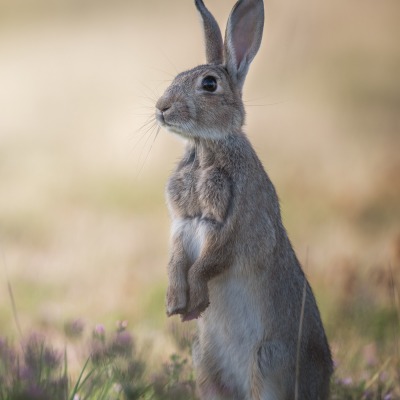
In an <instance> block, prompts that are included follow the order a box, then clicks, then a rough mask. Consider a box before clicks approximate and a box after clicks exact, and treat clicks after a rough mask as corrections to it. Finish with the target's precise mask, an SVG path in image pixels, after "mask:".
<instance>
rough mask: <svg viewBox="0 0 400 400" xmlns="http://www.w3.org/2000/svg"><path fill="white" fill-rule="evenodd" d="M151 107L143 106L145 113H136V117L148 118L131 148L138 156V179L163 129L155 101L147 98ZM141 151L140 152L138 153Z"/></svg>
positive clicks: (136, 131) (137, 133)
mask: <svg viewBox="0 0 400 400" xmlns="http://www.w3.org/2000/svg"><path fill="white" fill-rule="evenodd" d="M145 99H146V100H148V101H149V102H151V103H152V104H151V105H143V106H141V107H140V108H141V109H143V110H144V111H143V113H142V114H139V113H135V116H136V117H138V119H139V118H142V117H146V116H147V118H145V120H144V122H143V123H142V125H141V126H140V127H139V128H138V129H136V130H135V131H134V133H133V135H132V140H133V144H132V146H131V149H130V150H131V152H132V153H136V154H138V156H137V159H136V160H135V161H136V168H135V169H136V170H137V173H136V178H138V177H139V175H140V174H141V172H142V170H143V168H144V166H145V164H146V162H147V159H148V157H149V155H150V152H151V150H152V149H153V146H154V143H155V141H156V139H157V136H158V133H159V132H160V129H161V127H160V126H159V125H158V123H157V120H156V117H155V107H154V104H155V99H152V98H148V97H146V98H145ZM138 149H140V151H137V150H138Z"/></svg>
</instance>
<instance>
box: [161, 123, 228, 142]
mask: <svg viewBox="0 0 400 400" xmlns="http://www.w3.org/2000/svg"><path fill="white" fill-rule="evenodd" d="M162 127H163V128H165V129H167V130H168V131H169V132H171V133H174V134H175V135H177V136H179V137H180V138H183V139H187V140H198V141H202V140H214V141H216V140H221V139H223V138H224V137H226V136H227V133H226V132H220V131H218V130H217V129H198V128H197V129H196V128H193V127H180V126H173V125H168V124H163V125H162Z"/></svg>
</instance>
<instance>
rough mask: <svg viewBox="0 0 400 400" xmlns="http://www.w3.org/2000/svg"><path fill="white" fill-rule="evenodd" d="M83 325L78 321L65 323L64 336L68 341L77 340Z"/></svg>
mask: <svg viewBox="0 0 400 400" xmlns="http://www.w3.org/2000/svg"><path fill="white" fill-rule="evenodd" d="M84 328H85V324H84V323H83V321H82V320H80V319H75V320H72V321H69V322H66V323H65V325H64V332H65V334H66V336H67V337H68V338H70V339H78V338H80V337H81V336H82V333H83V330H84Z"/></svg>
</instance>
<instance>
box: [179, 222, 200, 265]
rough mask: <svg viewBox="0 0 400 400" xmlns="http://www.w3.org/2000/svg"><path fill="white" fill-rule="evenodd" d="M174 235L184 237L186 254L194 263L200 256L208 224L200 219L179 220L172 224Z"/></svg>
mask: <svg viewBox="0 0 400 400" xmlns="http://www.w3.org/2000/svg"><path fill="white" fill-rule="evenodd" d="M172 231H173V235H176V234H178V235H182V238H183V245H184V248H185V251H186V254H187V256H188V258H189V260H190V261H191V263H194V262H195V261H196V259H197V258H198V256H199V255H200V252H201V248H202V247H203V243H204V238H205V236H206V232H207V222H206V221H204V220H202V219H201V218H200V217H195V218H182V219H181V218H179V219H175V220H174V221H173V223H172Z"/></svg>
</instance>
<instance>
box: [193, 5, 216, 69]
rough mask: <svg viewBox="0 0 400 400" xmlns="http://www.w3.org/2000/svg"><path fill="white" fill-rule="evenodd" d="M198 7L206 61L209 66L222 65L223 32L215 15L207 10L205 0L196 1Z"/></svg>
mask: <svg viewBox="0 0 400 400" xmlns="http://www.w3.org/2000/svg"><path fill="white" fill-rule="evenodd" d="M195 4H196V7H197V9H198V11H199V13H200V15H201V18H202V21H203V30H204V41H205V46H206V59H207V63H208V64H222V62H223V42H222V35H221V30H220V29H219V26H218V24H217V21H216V20H215V18H214V17H213V15H212V14H211V13H210V12H209V11H208V10H207V8H206V6H205V5H204V3H203V0H195Z"/></svg>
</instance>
